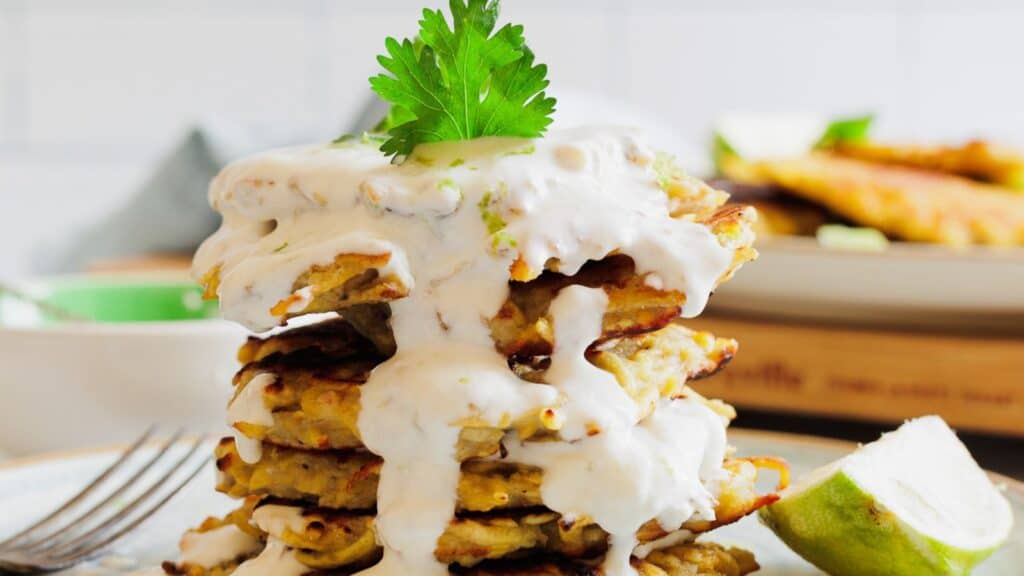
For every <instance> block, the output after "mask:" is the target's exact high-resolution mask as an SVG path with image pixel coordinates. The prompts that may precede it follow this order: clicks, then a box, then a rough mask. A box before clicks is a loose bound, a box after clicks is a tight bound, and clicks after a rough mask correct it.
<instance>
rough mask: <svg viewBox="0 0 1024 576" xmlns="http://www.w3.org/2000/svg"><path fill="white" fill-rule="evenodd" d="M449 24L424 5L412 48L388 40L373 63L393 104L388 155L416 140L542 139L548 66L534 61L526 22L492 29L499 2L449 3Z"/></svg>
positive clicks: (549, 106)
mask: <svg viewBox="0 0 1024 576" xmlns="http://www.w3.org/2000/svg"><path fill="white" fill-rule="evenodd" d="M450 9H451V13H452V19H453V23H454V29H453V28H450V27H449V25H448V22H447V21H446V20H445V17H444V14H443V13H442V12H441V11H440V10H424V11H423V19H422V20H420V33H419V40H420V41H421V45H417V44H416V43H415V42H413V41H412V40H408V39H406V40H403V41H402V42H399V41H398V40H396V39H394V38H388V39H387V41H386V42H385V46H386V48H387V52H388V53H387V55H386V56H378V57H377V61H378V62H380V64H381V66H383V67H384V69H385V70H386V71H387V72H389V73H390V74H387V73H382V74H380V75H378V76H374V77H373V78H370V85H371V86H372V87H373V90H374V91H375V92H376V93H377V94H378V95H379V96H380V97H381V98H383V99H384V100H386V101H388V102H390V103H391V106H392V109H391V112H390V113H389V114H388V118H386V119H385V121H384V123H383V126H384V127H387V128H388V130H387V132H388V135H389V136H390V138H389V139H388V140H387V141H386V142H384V144H383V145H382V146H381V150H382V151H384V152H385V153H386V154H397V155H399V156H408V155H409V154H410V153H411V152H412V149H413V148H415V147H416V145H417V144H422V143H424V142H442V141H449V140H471V139H473V138H479V137H482V136H517V137H523V138H532V137H537V136H540V135H541V134H542V133H543V132H544V130H545V128H547V126H548V125H549V124H550V123H551V113H552V112H554V110H555V99H554V98H550V97H548V96H547V95H546V94H545V93H544V89H545V88H547V86H548V80H547V78H546V76H547V66H545V65H543V64H536V65H535V64H534V62H533V53H532V52H531V51H530V49H529V48H528V47H527V46H526V44H525V41H524V39H523V27H522V26H518V25H512V24H506V25H505V26H503V27H502V28H501V29H499V30H498V31H497V32H494V28H495V24H496V22H497V19H498V12H499V2H498V0H468V3H467V2H466V0H451V2H450Z"/></svg>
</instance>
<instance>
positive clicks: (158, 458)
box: [0, 428, 210, 574]
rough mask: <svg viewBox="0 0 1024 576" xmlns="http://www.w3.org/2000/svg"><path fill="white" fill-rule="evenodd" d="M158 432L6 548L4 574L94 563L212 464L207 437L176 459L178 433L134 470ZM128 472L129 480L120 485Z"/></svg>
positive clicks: (0, 565)
mask: <svg viewBox="0 0 1024 576" xmlns="http://www.w3.org/2000/svg"><path fill="white" fill-rule="evenodd" d="M154 430H155V428H150V429H149V430H147V431H146V432H145V433H144V434H143V435H142V436H141V437H139V439H138V440H136V441H135V442H134V443H133V444H132V445H131V446H129V447H128V448H127V449H126V450H125V451H124V453H123V454H121V456H120V457H119V458H118V459H117V461H115V462H114V463H113V464H111V465H110V467H109V468H107V469H106V470H104V471H103V472H102V473H101V474H100V475H99V476H97V477H96V479H95V480H93V481H92V482H90V483H89V485H88V486H86V487H85V488H84V489H82V491H81V492H79V493H78V494H76V495H74V496H72V497H71V498H70V499H69V500H68V501H67V502H65V503H64V504H62V505H61V506H59V507H58V508H57V509H56V510H54V511H53V512H51V513H50V514H48V515H47V516H46V517H44V518H43V519H42V520H39V521H38V522H36V523H35V524H32V525H31V526H29V527H28V528H25V529H24V530H22V531H21V532H18V533H17V534H15V535H14V536H11V537H10V538H8V539H6V540H4V541H2V542H0V573H2V572H4V571H6V572H16V573H20V574H38V573H43V572H54V571H57V570H61V569H64V568H68V567H71V566H73V565H75V564H78V563H80V562H82V561H84V560H87V559H89V558H91V557H94V556H95V555H97V554H98V553H100V552H102V551H103V550H104V549H105V548H106V547H107V546H109V545H110V544H112V543H114V542H115V541H116V540H118V539H119V538H121V537H122V536H124V535H125V534H127V533H128V532H130V531H131V530H133V529H135V528H136V527H138V526H139V525H140V524H142V523H143V522H145V521H146V520H147V519H148V518H149V517H151V516H152V515H153V514H154V513H156V511H157V510H159V509H160V508H161V507H163V505H164V504H167V502H168V501H170V500H171V498H173V497H174V496H175V495H176V494H177V493H178V492H179V491H181V489H182V488H184V487H185V485H187V484H188V483H189V482H191V481H192V479H193V478H195V477H196V475H198V474H199V472H200V471H202V469H203V467H204V466H205V465H206V464H207V462H209V460H210V457H209V456H205V457H202V458H196V454H197V452H198V450H199V448H200V446H202V444H203V442H204V440H205V437H199V438H197V439H196V440H194V441H193V442H192V443H191V444H190V445H189V448H188V450H187V451H186V452H185V454H184V455H183V456H175V455H174V454H172V452H173V450H172V449H173V448H174V446H175V445H176V444H178V441H179V440H181V438H182V435H183V434H184V431H182V430H178V431H177V432H175V434H174V435H173V436H171V437H170V438H169V439H168V440H166V441H163V442H162V443H160V444H158V445H157V447H156V451H155V453H154V454H153V455H152V456H150V457H148V458H146V459H144V461H142V462H141V463H133V464H132V466H128V464H129V462H131V461H132V460H134V459H135V458H134V457H135V456H136V455H137V454H138V453H139V451H140V450H141V449H142V448H143V446H144V445H146V443H147V441H148V440H149V439H150V437H151V436H152V435H153V432H154ZM190 462H192V463H195V464H193V465H192V466H190V465H189V464H190ZM196 462H197V463H196ZM122 470H123V472H124V474H127V475H128V477H127V479H124V480H120V479H119V478H120V477H121V476H124V474H121V475H118V472H119V471H122ZM150 471H153V473H152V474H149V472H150ZM183 471H184V472H183ZM96 499H99V501H98V502H95V503H94V501H95V500H96ZM69 519H70V520H69Z"/></svg>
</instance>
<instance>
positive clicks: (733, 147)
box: [712, 114, 873, 162]
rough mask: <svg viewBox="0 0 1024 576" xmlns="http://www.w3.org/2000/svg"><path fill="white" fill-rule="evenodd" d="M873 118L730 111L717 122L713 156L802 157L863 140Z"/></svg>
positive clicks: (748, 157) (755, 159)
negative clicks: (809, 153) (821, 149)
mask: <svg viewBox="0 0 1024 576" xmlns="http://www.w3.org/2000/svg"><path fill="white" fill-rule="evenodd" d="M872 120H873V118H872V117H871V116H859V117H850V118H827V117H824V116H819V115H814V114H731V115H727V116H723V117H722V118H720V119H719V120H718V122H716V123H715V127H714V140H713V142H712V147H713V149H712V155H713V156H714V157H715V160H716V162H717V161H718V160H719V159H720V157H721V156H723V155H732V156H738V157H739V158H741V159H743V160H746V161H747V162H756V161H758V160H767V159H771V158H788V157H794V156H803V155H804V154H806V153H808V152H810V151H811V150H814V149H815V148H820V147H827V146H832V145H835V144H836V143H837V142H841V141H855V140H863V139H865V138H866V137H867V134H868V131H869V130H870V129H871V123H872Z"/></svg>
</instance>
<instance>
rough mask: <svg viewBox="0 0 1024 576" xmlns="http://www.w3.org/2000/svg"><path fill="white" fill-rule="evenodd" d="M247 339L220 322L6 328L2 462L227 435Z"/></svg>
mask: <svg viewBox="0 0 1024 576" xmlns="http://www.w3.org/2000/svg"><path fill="white" fill-rule="evenodd" d="M245 334H246V333H245V331H244V330H243V329H242V328H241V327H239V326H236V325H234V324H231V323H228V322H225V321H223V320H219V319H203V320H180V321H170V322H132V323H62V324H52V325H38V324H35V325H33V323H31V322H24V323H23V322H15V323H11V322H6V323H5V325H3V326H0V366H2V367H3V368H2V371H0V453H6V454H7V455H23V454H29V453H35V452H41V451H51V450H67V449H72V448H77V447H82V446H89V445H96V444H109V443H112V442H126V441H130V440H132V439H134V438H135V437H136V436H137V435H138V434H141V433H142V431H143V430H145V429H146V428H147V427H148V426H150V425H153V424H157V425H160V426H162V427H164V430H168V431H169V430H172V429H175V428H177V427H179V426H183V427H185V428H186V429H187V431H188V432H190V433H201V432H216V431H223V430H224V429H225V425H224V409H225V404H226V402H227V400H228V397H229V394H230V393H231V377H232V374H233V373H234V372H235V371H236V370H237V369H238V365H237V360H236V355H237V350H238V346H239V345H240V344H241V343H242V342H243V340H244V338H245Z"/></svg>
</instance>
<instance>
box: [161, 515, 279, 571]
mask: <svg viewBox="0 0 1024 576" xmlns="http://www.w3.org/2000/svg"><path fill="white" fill-rule="evenodd" d="M260 546H262V542H260V540H259V538H256V537H254V536H252V535H250V534H246V533H245V532H242V530H241V529H240V528H238V526H235V525H234V524H228V525H225V526H220V527H218V528H214V529H213V530H209V531H207V532H188V533H186V534H185V535H184V536H183V537H182V538H181V546H180V548H181V554H180V555H179V557H178V561H179V562H181V563H183V564H191V565H194V566H201V567H203V568H207V569H210V568H213V567H215V566H219V565H221V564H224V563H226V562H230V561H232V560H234V559H236V558H242V557H244V556H248V555H250V554H253V553H255V552H257V551H259V549H260Z"/></svg>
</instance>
